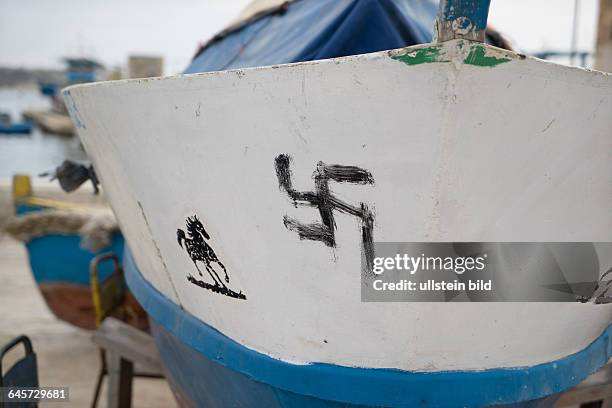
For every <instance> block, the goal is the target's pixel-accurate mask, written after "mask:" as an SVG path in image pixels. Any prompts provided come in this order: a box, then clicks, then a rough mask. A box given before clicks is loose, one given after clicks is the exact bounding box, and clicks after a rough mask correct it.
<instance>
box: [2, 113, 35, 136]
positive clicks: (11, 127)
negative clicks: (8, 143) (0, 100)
mask: <svg viewBox="0 0 612 408" xmlns="http://www.w3.org/2000/svg"><path fill="white" fill-rule="evenodd" d="M32 127H33V126H32V123H30V122H28V121H24V122H13V121H12V120H11V115H9V114H8V113H0V133H4V134H9V135H13V134H21V135H23V134H26V135H27V134H30V133H32Z"/></svg>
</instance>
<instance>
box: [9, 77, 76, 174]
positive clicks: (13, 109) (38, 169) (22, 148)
mask: <svg viewBox="0 0 612 408" xmlns="http://www.w3.org/2000/svg"><path fill="white" fill-rule="evenodd" d="M50 107H51V101H50V100H49V99H48V98H47V97H45V96H43V95H41V94H40V93H39V91H38V88H36V87H34V86H32V87H20V88H2V87H0V111H2V112H8V113H10V114H11V117H12V118H13V120H14V121H19V120H21V112H22V111H24V110H28V109H32V110H47V109H50ZM86 158H87V155H86V154H85V151H84V150H83V147H82V146H81V143H80V141H79V138H78V137H77V136H59V135H53V134H49V133H46V132H43V131H42V130H40V129H38V128H35V129H34V130H33V131H32V133H31V134H29V135H4V134H0V179H8V178H10V177H12V176H13V174H15V173H20V174H29V175H31V176H33V177H36V176H37V175H38V174H40V173H42V172H44V171H48V170H53V169H55V167H57V166H58V165H59V164H61V162H62V161H64V159H73V160H85V159H86Z"/></svg>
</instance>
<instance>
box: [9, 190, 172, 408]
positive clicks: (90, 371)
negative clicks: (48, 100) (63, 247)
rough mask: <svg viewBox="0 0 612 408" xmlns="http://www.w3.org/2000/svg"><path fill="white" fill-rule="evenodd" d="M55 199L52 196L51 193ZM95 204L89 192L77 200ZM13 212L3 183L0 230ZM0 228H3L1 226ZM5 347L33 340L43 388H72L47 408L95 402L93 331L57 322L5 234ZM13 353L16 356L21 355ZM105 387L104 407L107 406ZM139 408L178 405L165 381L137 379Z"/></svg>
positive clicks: (19, 250) (136, 403) (21, 251)
mask: <svg viewBox="0 0 612 408" xmlns="http://www.w3.org/2000/svg"><path fill="white" fill-rule="evenodd" d="M49 194H50V195H53V192H50V193H49ZM75 199H80V200H85V201H88V200H91V199H92V198H91V196H90V195H88V194H84V195H81V196H77V197H75ZM11 213H12V203H11V199H10V189H9V188H8V187H7V184H6V183H0V226H1V225H2V224H3V222H4V221H5V220H6V218H7V217H8V216H10V215H11ZM0 229H1V228H0ZM0 279H1V280H2V284H0V344H4V343H6V342H7V341H9V340H10V339H12V338H14V337H15V336H17V335H19V334H27V335H28V336H30V338H31V339H32V342H33V344H34V350H35V351H36V353H37V355H38V371H39V379H40V384H41V385H42V386H66V387H69V388H70V402H69V403H68V404H57V403H50V404H49V403H48V404H42V407H45V406H48V407H52V408H60V407H64V406H69V407H87V406H89V405H90V403H91V397H92V394H93V388H94V383H95V380H96V376H97V373H98V369H99V354H98V349H97V348H96V347H95V345H94V344H92V342H91V340H90V333H89V332H87V331H84V330H80V329H78V328H75V327H72V326H70V325H68V324H67V323H64V322H62V321H60V320H58V319H56V318H55V317H54V316H53V315H52V314H51V312H50V311H49V309H47V306H46V305H45V303H44V301H43V299H42V297H41V295H40V293H39V292H38V289H37V287H36V283H35V282H34V279H33V278H32V274H31V273H30V268H29V265H28V261H27V254H26V251H25V248H24V246H23V245H22V244H21V243H20V242H17V241H15V240H13V239H11V238H9V237H8V236H6V235H2V233H1V232H0ZM18 354H19V353H11V355H9V360H7V361H10V358H11V357H13V358H14V357H19V356H18ZM104 392H105V388H103V390H102V398H101V400H100V403H99V405H98V406H99V407H101V408H102V407H104V406H105V405H106V402H105V398H104V397H105V394H104ZM133 406H134V407H143V408H144V407H153V408H155V407H174V406H176V403H175V401H174V398H173V396H172V393H171V392H170V389H169V388H168V385H167V383H166V382H165V381H163V380H154V379H136V380H135V381H134V393H133Z"/></svg>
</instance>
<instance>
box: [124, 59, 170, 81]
mask: <svg viewBox="0 0 612 408" xmlns="http://www.w3.org/2000/svg"><path fill="white" fill-rule="evenodd" d="M163 73H164V60H163V58H162V57H146V56H140V55H130V57H129V58H128V76H129V78H149V77H158V76H162V75H163Z"/></svg>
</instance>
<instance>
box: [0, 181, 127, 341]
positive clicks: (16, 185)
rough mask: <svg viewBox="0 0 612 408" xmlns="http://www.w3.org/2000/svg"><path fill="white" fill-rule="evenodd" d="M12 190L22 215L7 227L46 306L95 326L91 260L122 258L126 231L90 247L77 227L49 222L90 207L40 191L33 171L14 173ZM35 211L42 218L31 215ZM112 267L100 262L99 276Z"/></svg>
mask: <svg viewBox="0 0 612 408" xmlns="http://www.w3.org/2000/svg"><path fill="white" fill-rule="evenodd" d="M13 192H14V203H15V213H16V215H17V218H16V219H14V220H13V221H12V222H11V223H10V225H9V226H8V227H7V228H8V229H9V231H8V232H9V233H11V234H13V235H14V236H16V237H19V238H21V239H22V240H23V241H24V243H25V246H26V249H27V252H28V259H29V261H30V268H31V270H32V275H33V276H34V279H35V281H36V284H37V286H38V288H39V289H40V292H41V294H42V296H43V298H44V299H45V302H46V303H47V306H48V307H49V309H50V310H51V311H52V312H53V313H54V314H55V315H56V316H57V317H58V318H59V319H61V320H64V321H66V322H68V323H70V324H73V325H75V326H77V327H80V328H83V329H94V328H95V326H96V325H95V316H94V307H93V303H92V297H91V289H90V284H91V282H90V262H91V260H92V259H93V258H94V257H96V256H97V255H101V254H104V253H109V252H112V253H115V254H117V255H118V256H119V257H120V258H121V257H122V256H123V250H124V238H123V236H122V235H121V233H120V232H118V231H117V232H115V233H113V234H112V237H111V238H110V242H109V243H108V244H105V245H102V246H101V247H100V245H98V246H97V247H96V248H95V249H91V248H88V247H87V246H86V245H83V237H82V236H81V235H80V234H79V233H78V232H77V231H72V232H70V231H67V230H64V228H63V227H61V226H59V223H57V224H56V225H55V226H54V225H49V220H52V219H53V217H59V218H61V219H64V220H65V219H66V217H70V215H69V214H70V213H71V212H72V211H75V210H76V211H77V212H78V211H81V212H82V211H83V210H86V208H84V207H83V206H79V205H76V204H74V203H71V202H70V201H67V200H66V201H60V200H57V199H50V198H45V197H41V196H37V195H35V194H34V193H33V191H32V187H31V184H30V178H29V176H24V175H16V176H14V178H13ZM32 215H37V216H39V218H37V219H32V218H31V216H32ZM41 222H42V223H45V225H46V227H44V228H42V229H41V230H40V231H33V230H35V229H36V228H37V226H36V223H41ZM24 230H26V233H25V235H24ZM111 266H112V265H111V264H110V263H104V264H101V265H100V270H99V276H100V279H104V278H105V277H106V276H108V275H109V274H110V273H111V272H112V271H113V269H112V267H111Z"/></svg>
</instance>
